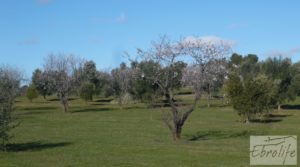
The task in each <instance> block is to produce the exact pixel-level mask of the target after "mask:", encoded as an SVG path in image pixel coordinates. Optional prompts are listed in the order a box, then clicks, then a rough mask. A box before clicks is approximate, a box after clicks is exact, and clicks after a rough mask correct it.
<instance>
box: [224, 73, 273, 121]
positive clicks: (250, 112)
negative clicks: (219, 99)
mask: <svg viewBox="0 0 300 167" xmlns="http://www.w3.org/2000/svg"><path fill="white" fill-rule="evenodd" d="M273 90H274V89H273V85H272V81H270V80H269V79H268V78H267V77H266V76H258V77H256V78H253V79H248V80H247V81H242V80H241V78H240V77H239V76H238V75H237V74H231V75H230V77H229V81H228V83H227V92H228V95H229V96H230V97H231V103H232V105H233V108H234V109H235V110H236V111H237V112H238V115H239V116H241V118H242V120H243V121H244V122H249V121H251V120H252V119H254V118H255V117H256V116H257V115H259V114H262V113H263V112H266V111H269V110H270V109H271V108H272V107H273V98H274V91H273Z"/></svg>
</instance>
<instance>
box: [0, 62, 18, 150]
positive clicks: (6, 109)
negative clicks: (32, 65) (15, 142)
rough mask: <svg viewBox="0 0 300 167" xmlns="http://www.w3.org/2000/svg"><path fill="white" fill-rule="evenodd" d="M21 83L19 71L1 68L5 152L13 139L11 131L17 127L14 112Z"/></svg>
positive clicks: (0, 111)
mask: <svg viewBox="0 0 300 167" xmlns="http://www.w3.org/2000/svg"><path fill="white" fill-rule="evenodd" d="M20 81H21V74H20V72H19V71H18V70H16V69H12V68H9V67H0V140H1V143H0V149H1V150H4V151H6V145H7V143H8V142H9V139H10V138H11V137H12V135H11V134H10V133H9V132H10V130H11V129H12V128H14V127H15V126H16V125H17V124H16V123H15V121H14V120H15V118H14V116H13V114H12V112H13V105H14V101H15V98H16V96H17V94H18V90H19V85H20Z"/></svg>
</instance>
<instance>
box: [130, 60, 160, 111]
mask: <svg viewBox="0 0 300 167" xmlns="http://www.w3.org/2000/svg"><path fill="white" fill-rule="evenodd" d="M157 69H161V67H160V64H158V63H155V62H154V61H152V60H146V61H141V62H133V63H132V70H133V79H132V80H131V87H130V94H131V95H132V96H133V98H134V99H135V100H140V101H141V102H143V103H148V104H150V105H152V104H153V103H154V101H155V100H157V97H160V94H161V92H160V91H159V88H158V85H157V84H155V83H154V80H151V79H150V78H146V76H153V75H154V74H155V73H156V72H157Z"/></svg>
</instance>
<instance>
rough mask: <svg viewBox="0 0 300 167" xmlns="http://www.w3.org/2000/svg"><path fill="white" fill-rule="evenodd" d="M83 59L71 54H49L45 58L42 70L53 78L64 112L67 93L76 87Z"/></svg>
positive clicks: (66, 104) (66, 108) (67, 105)
mask: <svg viewBox="0 0 300 167" xmlns="http://www.w3.org/2000/svg"><path fill="white" fill-rule="evenodd" d="M83 62H84V61H83V60H82V59H79V58H77V57H75V56H73V55H65V54H57V55H54V54H50V55H49V56H48V57H47V58H46V59H45V64H44V71H45V72H46V74H48V75H49V76H50V77H52V78H54V80H55V91H56V93H57V96H58V98H59V99H60V101H61V103H62V105H63V108H64V112H67V111H68V107H69V104H68V97H69V93H70V92H71V91H72V90H73V89H74V87H76V85H77V83H78V80H80V78H79V77H80V76H81V75H79V74H78V69H80V68H82V65H83Z"/></svg>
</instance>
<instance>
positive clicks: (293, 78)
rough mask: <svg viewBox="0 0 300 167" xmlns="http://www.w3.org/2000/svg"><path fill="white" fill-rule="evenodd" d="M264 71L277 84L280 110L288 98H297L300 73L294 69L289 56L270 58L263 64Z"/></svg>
mask: <svg viewBox="0 0 300 167" xmlns="http://www.w3.org/2000/svg"><path fill="white" fill-rule="evenodd" d="M262 69H263V72H264V73H265V74H266V75H267V76H268V77H269V78H271V79H272V80H273V82H274V84H275V85H276V88H275V89H276V96H275V99H274V100H275V101H276V104H277V106H278V111H279V110H281V105H282V103H284V102H285V101H286V100H289V101H290V100H295V98H296V95H297V90H296V89H297V86H296V83H297V80H298V77H299V73H297V71H295V70H294V69H293V66H292V62H291V60H290V59H288V58H282V57H281V56H279V57H273V58H268V59H267V60H266V61H265V62H263V64H262Z"/></svg>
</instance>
